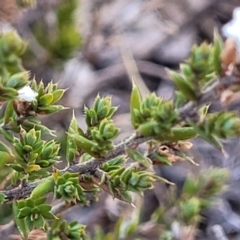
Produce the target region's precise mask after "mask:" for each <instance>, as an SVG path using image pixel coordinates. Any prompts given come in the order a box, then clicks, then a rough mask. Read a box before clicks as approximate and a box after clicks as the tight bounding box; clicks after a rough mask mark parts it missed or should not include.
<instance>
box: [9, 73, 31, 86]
mask: <svg viewBox="0 0 240 240" xmlns="http://www.w3.org/2000/svg"><path fill="white" fill-rule="evenodd" d="M28 78H29V72H28V71H24V72H20V73H16V74H14V75H12V76H11V77H10V78H9V79H8V81H7V85H6V86H7V87H10V88H15V89H20V88H23V87H24V86H25V85H27V83H28Z"/></svg>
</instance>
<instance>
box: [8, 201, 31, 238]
mask: <svg viewBox="0 0 240 240" xmlns="http://www.w3.org/2000/svg"><path fill="white" fill-rule="evenodd" d="M12 206H13V215H14V221H15V223H16V226H17V228H18V230H19V232H20V234H21V235H22V237H23V238H24V240H27V239H28V234H29V230H28V228H27V225H26V222H25V219H19V218H18V217H17V216H18V214H19V209H18V206H17V203H16V202H15V201H14V202H13V205H12Z"/></svg>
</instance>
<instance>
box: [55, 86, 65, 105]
mask: <svg viewBox="0 0 240 240" xmlns="http://www.w3.org/2000/svg"><path fill="white" fill-rule="evenodd" d="M65 91H66V90H63V89H58V90H56V91H54V92H53V93H52V94H53V101H52V104H53V103H56V102H58V101H59V100H60V99H61V98H62V96H63V94H64V93H65Z"/></svg>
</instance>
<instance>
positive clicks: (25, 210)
mask: <svg viewBox="0 0 240 240" xmlns="http://www.w3.org/2000/svg"><path fill="white" fill-rule="evenodd" d="M30 214H31V208H30V207H24V208H21V209H20V210H19V214H18V217H19V218H20V219H21V218H25V217H26V216H29V215H30Z"/></svg>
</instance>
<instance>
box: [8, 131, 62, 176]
mask: <svg viewBox="0 0 240 240" xmlns="http://www.w3.org/2000/svg"><path fill="white" fill-rule="evenodd" d="M13 146H14V149H15V151H16V155H15V157H16V159H15V162H14V163H11V164H9V166H10V167H11V168H12V169H14V170H15V171H16V172H17V173H18V176H19V177H20V178H24V175H25V178H29V179H30V180H33V179H36V178H40V177H41V176H42V174H43V171H42V169H44V168H47V167H49V166H51V165H53V164H54V163H56V161H57V160H58V159H59V156H58V155H57V154H58V151H59V147H60V146H59V144H57V143H56V142H55V141H54V140H51V141H44V140H42V139H41V132H40V131H36V130H35V129H31V130H30V131H29V132H26V131H25V130H24V129H21V131H20V138H16V137H15V138H14V141H13Z"/></svg>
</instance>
